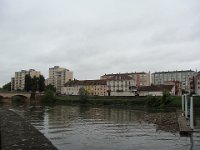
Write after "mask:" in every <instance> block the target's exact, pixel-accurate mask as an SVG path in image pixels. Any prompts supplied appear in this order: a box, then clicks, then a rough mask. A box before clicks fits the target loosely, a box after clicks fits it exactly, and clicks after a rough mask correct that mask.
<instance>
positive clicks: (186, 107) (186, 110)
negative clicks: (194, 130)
mask: <svg viewBox="0 0 200 150" xmlns="http://www.w3.org/2000/svg"><path fill="white" fill-rule="evenodd" d="M185 118H188V100H187V95H186V94H185Z"/></svg>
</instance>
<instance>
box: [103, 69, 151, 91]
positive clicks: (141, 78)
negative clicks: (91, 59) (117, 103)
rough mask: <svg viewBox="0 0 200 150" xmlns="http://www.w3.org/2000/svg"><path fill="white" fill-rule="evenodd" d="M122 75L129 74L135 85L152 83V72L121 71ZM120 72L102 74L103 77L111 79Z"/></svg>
mask: <svg viewBox="0 0 200 150" xmlns="http://www.w3.org/2000/svg"><path fill="white" fill-rule="evenodd" d="M119 74H120V75H125V76H126V75H128V76H129V77H131V78H132V82H133V86H136V87H140V86H149V85H150V84H151V74H150V72H149V73H146V72H132V73H119ZM119 74H105V75H103V76H101V77H100V78H101V79H111V78H112V77H114V76H116V75H119Z"/></svg>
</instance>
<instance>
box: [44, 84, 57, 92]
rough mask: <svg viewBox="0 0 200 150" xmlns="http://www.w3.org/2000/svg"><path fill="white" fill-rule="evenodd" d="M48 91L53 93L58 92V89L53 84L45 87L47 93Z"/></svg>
mask: <svg viewBox="0 0 200 150" xmlns="http://www.w3.org/2000/svg"><path fill="white" fill-rule="evenodd" d="M46 90H51V91H53V92H56V88H55V87H54V86H53V85H52V84H49V85H47V86H46V87H45V91H46Z"/></svg>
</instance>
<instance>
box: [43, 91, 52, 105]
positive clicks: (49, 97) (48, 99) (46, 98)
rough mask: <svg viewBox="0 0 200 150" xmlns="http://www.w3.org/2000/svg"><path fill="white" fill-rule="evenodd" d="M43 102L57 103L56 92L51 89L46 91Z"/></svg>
mask: <svg viewBox="0 0 200 150" xmlns="http://www.w3.org/2000/svg"><path fill="white" fill-rule="evenodd" d="M42 102H45V103H47V102H50V103H53V102H55V92H54V91H52V90H50V89H47V90H45V92H44V96H43V97H42Z"/></svg>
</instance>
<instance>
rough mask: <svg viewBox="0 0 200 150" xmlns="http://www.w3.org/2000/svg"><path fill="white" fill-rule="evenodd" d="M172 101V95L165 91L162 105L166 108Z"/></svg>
mask: <svg viewBox="0 0 200 150" xmlns="http://www.w3.org/2000/svg"><path fill="white" fill-rule="evenodd" d="M171 101H172V98H171V94H170V93H169V91H164V92H163V96H162V100H161V104H162V105H164V106H165V105H167V104H169V103H171Z"/></svg>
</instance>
